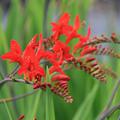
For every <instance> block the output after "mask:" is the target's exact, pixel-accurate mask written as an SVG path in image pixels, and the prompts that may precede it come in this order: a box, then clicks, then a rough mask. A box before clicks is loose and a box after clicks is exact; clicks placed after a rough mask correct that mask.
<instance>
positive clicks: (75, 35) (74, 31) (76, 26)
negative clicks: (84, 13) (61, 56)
mask: <svg viewBox="0 0 120 120" xmlns="http://www.w3.org/2000/svg"><path fill="white" fill-rule="evenodd" d="M79 28H80V19H79V16H78V15H77V16H76V18H75V22H74V26H73V28H72V30H71V31H70V32H69V33H68V34H67V39H66V43H67V44H68V43H69V42H70V41H71V40H72V39H73V38H79V37H81V35H80V34H78V33H77V31H78V29H79Z"/></svg>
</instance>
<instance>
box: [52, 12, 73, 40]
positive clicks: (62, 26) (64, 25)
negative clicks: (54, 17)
mask: <svg viewBox="0 0 120 120" xmlns="http://www.w3.org/2000/svg"><path fill="white" fill-rule="evenodd" d="M69 20H70V16H69V14H68V13H64V14H63V16H61V18H60V19H59V20H58V22H57V23H55V22H52V23H51V24H52V27H53V28H52V31H53V32H54V34H53V35H52V36H53V38H54V41H56V40H58V38H59V36H60V35H61V34H64V35H65V34H68V32H69V30H71V29H72V27H71V26H69V25H68V23H69Z"/></svg>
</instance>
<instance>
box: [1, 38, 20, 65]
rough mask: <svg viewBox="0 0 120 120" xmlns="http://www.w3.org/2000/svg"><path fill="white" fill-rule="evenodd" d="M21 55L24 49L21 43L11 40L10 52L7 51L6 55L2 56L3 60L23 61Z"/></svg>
mask: <svg viewBox="0 0 120 120" xmlns="http://www.w3.org/2000/svg"><path fill="white" fill-rule="evenodd" d="M21 55H22V50H21V47H20V45H19V44H18V43H17V42H16V41H15V40H11V43H10V52H8V53H5V54H4V55H2V56H1V58H2V59H3V60H6V59H9V60H10V61H11V62H18V63H21V62H22V60H21Z"/></svg>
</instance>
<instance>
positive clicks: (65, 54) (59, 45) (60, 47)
mask: <svg viewBox="0 0 120 120" xmlns="http://www.w3.org/2000/svg"><path fill="white" fill-rule="evenodd" d="M53 51H54V52H55V54H56V55H57V57H58V58H61V60H60V63H62V62H63V61H65V60H66V61H69V60H71V59H72V58H73V56H72V55H71V54H70V47H69V46H68V45H67V44H66V43H63V42H61V41H56V42H55V45H54V46H53ZM61 56H62V57H61Z"/></svg>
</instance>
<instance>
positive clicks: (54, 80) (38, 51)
mask: <svg viewBox="0 0 120 120" xmlns="http://www.w3.org/2000/svg"><path fill="white" fill-rule="evenodd" d="M69 21H70V15H69V14H68V13H64V14H63V16H61V17H60V19H59V20H58V21H57V22H52V23H51V25H52V34H51V36H49V37H48V38H43V37H42V34H40V35H35V36H34V37H33V38H32V40H31V41H30V42H29V44H28V45H27V46H26V48H25V50H24V51H22V50H21V47H20V45H19V44H18V43H17V42H16V41H15V40H11V43H10V44H11V46H10V52H8V53H5V54H4V55H2V56H1V58H2V59H3V60H6V59H9V60H10V61H11V62H16V63H19V66H20V67H19V69H18V75H24V79H25V80H26V81H32V82H33V88H34V89H37V88H41V89H44V90H45V89H46V87H49V88H50V89H51V91H53V92H54V93H55V94H57V95H59V96H61V97H63V98H64V99H65V101H66V102H70V103H71V102H72V100H73V99H72V97H71V96H70V95H69V90H68V81H69V80H70V77H69V76H68V75H66V73H65V69H66V66H67V65H69V64H72V65H73V66H75V67H76V68H78V69H81V70H84V71H85V72H87V73H89V74H91V75H92V76H94V77H95V78H97V79H99V80H102V81H105V76H104V71H103V70H102V69H101V67H100V65H98V62H97V60H96V58H95V57H94V54H95V53H97V52H96V51H97V49H98V47H96V46H95V45H91V44H89V42H91V38H90V33H91V30H90V27H88V32H87V34H86V35H81V34H79V33H78V30H79V28H81V27H82V23H80V19H79V16H76V18H75V20H74V25H73V26H72V25H70V24H69ZM61 36H65V40H64V42H63V41H62V40H61ZM38 37H39V40H37V38H38ZM75 39H77V40H78V42H77V43H76V44H75V45H74V46H73V48H71V47H70V45H69V43H70V42H71V41H74V40H75ZM46 66H47V68H48V70H49V74H50V76H51V79H50V81H48V80H47V73H46Z"/></svg>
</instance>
